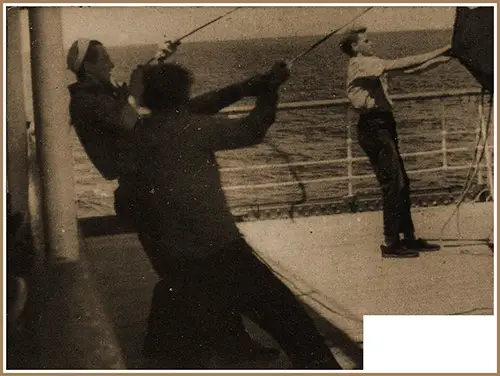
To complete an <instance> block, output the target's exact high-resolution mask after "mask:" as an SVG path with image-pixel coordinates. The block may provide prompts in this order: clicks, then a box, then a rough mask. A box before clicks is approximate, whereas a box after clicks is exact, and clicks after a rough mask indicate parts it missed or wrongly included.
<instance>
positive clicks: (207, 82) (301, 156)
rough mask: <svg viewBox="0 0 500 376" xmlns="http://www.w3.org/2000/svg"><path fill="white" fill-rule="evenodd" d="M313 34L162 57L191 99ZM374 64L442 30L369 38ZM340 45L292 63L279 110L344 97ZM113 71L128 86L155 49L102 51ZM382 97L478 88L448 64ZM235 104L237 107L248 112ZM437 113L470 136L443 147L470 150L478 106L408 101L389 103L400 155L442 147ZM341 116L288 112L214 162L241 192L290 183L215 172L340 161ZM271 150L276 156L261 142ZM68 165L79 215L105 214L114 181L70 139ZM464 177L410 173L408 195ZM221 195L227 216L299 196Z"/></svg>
mask: <svg viewBox="0 0 500 376" xmlns="http://www.w3.org/2000/svg"><path fill="white" fill-rule="evenodd" d="M319 38H321V36H311V37H290V38H271V39H258V40H250V41H218V42H200V43H185V44H183V45H181V47H180V49H179V51H178V52H177V53H176V54H175V55H174V56H173V57H172V58H171V60H173V61H177V62H179V63H181V64H183V65H185V66H186V67H188V68H189V69H191V70H192V71H193V73H194V76H195V83H194V86H193V94H198V93H201V92H204V91H208V90H212V89H216V88H218V87H222V86H225V85H229V84H231V83H234V82H235V81H239V80H242V79H244V78H247V77H248V76H250V75H251V74H253V73H256V72H263V71H265V70H266V69H267V68H269V67H270V66H271V65H272V64H273V62H274V61H275V60H277V59H290V58H292V57H294V56H296V55H297V54H299V53H300V52H301V51H303V50H304V49H305V48H307V47H309V46H310V45H311V44H312V43H314V42H315V41H316V40H318V39H319ZM372 40H373V41H374V43H375V46H376V48H377V50H378V51H379V53H378V56H380V57H382V58H396V57H401V56H405V55H410V54H417V53H422V52H426V51H429V50H432V49H435V48H438V47H441V46H442V45H445V44H447V43H450V41H451V30H440V31H414V32H398V33H380V34H373V35H372ZM338 42H339V37H338V36H334V37H332V38H331V39H329V40H328V41H327V42H326V43H324V44H322V45H320V46H319V47H318V48H317V49H315V50H314V51H312V52H311V53H309V54H307V55H305V56H304V57H303V58H301V59H299V60H298V61H296V63H295V64H294V66H293V68H292V76H291V78H290V80H289V81H288V82H287V83H286V84H285V85H284V86H283V87H282V90H281V97H280V101H281V102H290V101H308V100H322V99H331V98H333V97H335V98H344V97H345V88H344V86H345V71H346V65H347V57H345V56H343V55H342V53H341V52H340V50H339V48H338ZM109 51H110V55H111V58H112V60H113V61H114V63H115V72H114V75H115V78H116V79H118V80H121V81H128V77H129V75H130V73H131V71H132V69H133V68H134V67H135V66H136V65H137V64H140V63H144V62H145V61H147V60H148V58H149V57H150V56H151V55H152V54H153V53H154V51H155V46H154V45H141V46H127V47H120V48H117V47H114V48H110V49H109ZM390 87H391V90H390V92H391V94H399V93H417V92H423V91H440V90H449V89H463V88H478V87H479V85H478V84H477V82H476V81H475V79H474V78H473V77H472V76H471V75H470V74H469V72H468V71H467V70H466V69H465V68H463V67H462V66H461V65H460V64H459V63H458V62H457V61H452V62H450V63H449V64H446V65H443V66H440V67H438V68H436V69H435V70H432V71H429V72H426V73H423V74H421V75H413V76H399V77H395V78H394V79H393V80H392V81H391V83H390ZM251 103H252V102H251V101H242V102H240V103H238V104H251ZM443 111H444V114H445V115H444V116H445V121H446V126H447V130H448V131H449V132H453V131H462V132H469V131H470V133H469V134H460V135H448V137H447V147H448V148H461V147H470V148H473V147H474V145H475V142H476V141H475V140H476V136H475V134H474V131H475V129H476V128H477V127H478V126H479V121H478V117H477V115H478V103H477V99H475V98H462V99H446V100H444V101H443V102H441V101H440V100H425V101H423V100H415V101H411V102H399V103H396V105H395V116H396V120H397V121H398V129H399V134H400V143H401V151H402V152H403V153H405V152H410V153H411V152H420V151H429V150H436V149H440V148H441V146H442V140H441V128H442V120H441V115H442V113H443ZM356 120H357V116H356V115H355V114H352V113H351V114H350V116H349V120H348V121H349V123H350V124H351V125H352V127H351V130H352V132H353V133H352V137H353V144H352V145H353V157H360V156H364V154H363V152H362V151H361V149H360V148H359V146H358V144H357V141H356V133H355V123H356ZM346 121H347V120H346V110H345V109H343V108H340V107H339V108H330V109H314V110H292V111H286V112H285V111H283V112H279V113H278V118H277V121H276V124H274V125H273V126H272V127H271V129H270V131H269V133H268V135H267V137H266V139H265V141H264V142H263V143H262V144H260V145H258V146H255V147H251V148H245V149H240V150H235V151H225V152H220V153H218V154H217V157H218V161H219V164H220V167H221V168H222V179H223V184H224V187H230V186H235V185H238V186H242V185H249V184H265V183H272V182H275V183H280V182H294V181H295V178H294V176H293V175H292V173H291V172H290V170H289V169H288V168H286V167H281V168H274V169H263V170H248V171H224V168H228V167H245V166H252V165H263V164H282V163H286V162H302V161H318V160H331V159H339V158H345V157H346V156H347V143H346V136H347V126H346V125H347V124H346ZM271 143H272V144H274V145H276V146H277V147H279V149H280V150H282V151H283V153H278V152H277V151H276V150H275V149H274V148H273V147H272V146H271V145H270V144H271ZM73 145H74V167H75V182H76V191H77V204H78V205H77V207H78V216H79V217H88V216H100V215H109V214H114V210H113V190H114V188H115V187H116V183H115V182H109V181H105V180H104V179H103V178H101V177H100V176H99V174H98V172H97V171H96V170H95V168H94V167H93V166H92V165H91V163H90V162H89V160H88V158H87V156H86V155H85V153H84V151H83V149H82V148H81V145H80V143H79V141H78V139H77V138H76V136H75V137H74V142H73ZM471 161H472V151H467V152H460V153H452V154H449V155H448V164H449V165H450V166H457V165H464V164H465V165H466V164H468V163H470V162H471ZM441 164H442V156H441V155H440V154H436V155H431V156H428V155H424V156H416V157H409V158H405V165H406V168H407V170H415V169H423V168H434V167H439V166H441ZM294 170H295V171H294V172H295V173H296V174H297V175H298V177H299V179H300V180H309V179H323V178H328V177H335V176H343V175H345V174H346V173H347V167H346V165H345V164H339V163H335V164H329V165H318V166H313V167H311V166H308V167H296V168H295V169H294ZM369 173H371V169H370V166H369V164H368V162H366V161H360V162H355V163H354V164H353V174H355V175H360V174H369ZM466 173H467V171H466V170H462V171H451V172H446V173H442V172H439V173H428V174H411V175H410V178H411V179H412V189H413V190H417V191H418V190H436V189H437V190H440V189H442V190H446V189H450V188H453V187H455V188H456V187H459V186H460V185H461V184H463V180H464V178H465V175H466ZM305 187H306V192H307V198H308V199H309V200H327V199H330V198H339V197H343V196H345V195H346V194H347V182H338V181H334V182H322V183H311V184H306V185H305ZM354 189H355V192H358V194H360V195H377V194H379V188H378V185H377V184H376V182H375V180H374V179H363V180H359V181H356V182H355V184H354ZM227 197H228V200H229V203H230V205H231V206H232V207H233V208H235V209H236V208H238V207H240V206H255V205H264V204H269V203H283V202H294V201H296V200H299V199H300V198H301V197H302V192H301V190H300V187H299V185H298V183H293V184H292V183H291V184H290V185H288V186H279V187H274V188H258V189H250V188H249V189H238V190H234V189H231V188H229V189H228V190H227Z"/></svg>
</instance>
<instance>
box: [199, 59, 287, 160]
mask: <svg viewBox="0 0 500 376" xmlns="http://www.w3.org/2000/svg"><path fill="white" fill-rule="evenodd" d="M289 74H290V73H289V70H288V67H287V66H286V65H280V64H275V66H273V69H272V70H271V72H270V75H268V76H267V77H268V84H267V87H265V88H262V91H261V93H260V94H259V95H258V96H257V101H256V104H255V108H254V109H253V110H252V111H251V112H250V114H249V115H248V116H246V117H244V118H243V119H227V118H221V117H212V118H211V119H210V121H208V122H206V123H204V122H203V120H202V119H203V118H200V123H199V124H197V125H196V126H195V127H193V128H192V129H196V130H195V132H196V133H197V137H196V139H197V140H198V143H199V144H200V146H202V147H205V148H208V149H211V150H214V151H215V150H225V149H236V148H241V147H246V146H251V145H255V144H257V143H259V142H261V141H262V139H263V138H264V136H265V135H266V132H267V130H268V129H269V127H270V126H271V125H272V124H273V123H274V121H275V120H276V108H277V103H278V90H279V87H280V85H281V84H283V83H284V82H285V81H286V80H287V79H288V77H289Z"/></svg>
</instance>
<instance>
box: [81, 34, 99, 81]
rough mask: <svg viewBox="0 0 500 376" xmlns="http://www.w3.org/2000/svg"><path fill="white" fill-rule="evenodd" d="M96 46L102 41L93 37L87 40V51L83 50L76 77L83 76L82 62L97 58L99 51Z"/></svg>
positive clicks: (94, 61)
mask: <svg viewBox="0 0 500 376" xmlns="http://www.w3.org/2000/svg"><path fill="white" fill-rule="evenodd" d="M97 46H102V43H101V42H99V41H98V40H94V39H93V40H91V41H90V42H89V46H88V48H87V51H86V52H85V55H84V56H83V59H82V64H81V65H80V69H79V70H78V73H77V77H78V78H82V77H83V76H85V68H84V64H83V63H85V62H89V63H96V62H97V59H98V58H99V51H98V50H97Z"/></svg>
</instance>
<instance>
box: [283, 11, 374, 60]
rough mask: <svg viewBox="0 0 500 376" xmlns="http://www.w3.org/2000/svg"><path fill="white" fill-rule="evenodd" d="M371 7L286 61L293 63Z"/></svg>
mask: <svg viewBox="0 0 500 376" xmlns="http://www.w3.org/2000/svg"><path fill="white" fill-rule="evenodd" d="M372 8H373V7H368V8H366V9H365V10H364V11H362V12H361V13H360V14H358V15H357V16H356V17H354V18H353V19H351V20H350V21H349V22H347V23H345V24H344V25H342V26H341V27H339V28H338V29H335V30H333V31H332V32H331V33H328V34H327V35H325V36H324V37H323V38H321V39H320V40H318V41H316V42H315V43H313V44H312V45H311V46H310V47H308V48H306V49H305V50H304V51H302V52H301V53H299V54H298V55H297V56H295V57H294V58H292V59H291V60H289V61H288V63H289V64H293V63H294V62H295V61H296V60H298V59H300V58H301V57H302V56H304V55H306V54H308V53H309V52H311V51H312V50H314V49H315V48H316V47H318V46H319V45H320V44H322V43H323V42H325V41H326V40H328V39H329V38H330V37H332V36H333V35H335V34H337V33H338V32H339V31H340V30H342V29H343V28H345V27H346V26H348V25H350V24H351V23H353V22H354V21H355V20H357V19H358V18H360V17H361V16H362V15H363V14H365V13H366V12H368V11H369V10H371V9H372Z"/></svg>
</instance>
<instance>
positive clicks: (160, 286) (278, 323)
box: [115, 191, 340, 369]
mask: <svg viewBox="0 0 500 376" xmlns="http://www.w3.org/2000/svg"><path fill="white" fill-rule="evenodd" d="M146 196H147V195H146ZM115 198H116V200H115V207H116V208H115V210H116V211H117V213H129V214H130V211H129V210H127V209H129V204H128V203H129V201H128V199H127V194H123V191H122V193H121V194H120V192H118V193H116V194H115ZM149 204H150V203H149V202H148V201H147V199H146V200H145V201H143V200H141V199H139V200H138V201H136V205H137V208H138V209H139V211H138V215H137V216H136V217H135V218H136V219H135V220H134V221H133V222H135V225H136V229H137V231H138V235H139V239H140V241H141V244H142V246H143V247H144V249H145V251H146V254H147V255H148V257H149V259H150V261H151V263H152V265H153V268H154V269H155V271H156V272H157V273H158V275H159V276H160V278H161V280H160V282H158V283H157V284H156V286H155V288H154V291H153V299H152V303H151V311H150V316H149V318H148V329H147V334H146V339H145V348H144V351H145V353H146V354H148V355H150V356H154V357H156V358H159V359H161V358H162V357H163V358H164V359H165V360H164V362H163V364H160V367H165V366H166V367H168V368H206V365H207V364H208V359H209V358H210V357H211V356H212V354H213V352H214V350H216V352H217V353H219V354H221V356H222V357H225V356H226V355H228V354H229V355H230V356H234V355H236V356H237V353H238V344H239V343H240V341H241V343H244V342H245V341H248V333H246V331H245V329H244V326H243V323H242V320H241V315H242V314H247V313H250V314H252V320H253V319H255V321H256V323H257V324H258V325H260V326H261V328H262V329H264V330H265V331H267V332H268V333H269V334H271V336H273V338H274V339H275V340H276V341H277V342H278V343H279V344H280V346H281V347H282V348H283V350H284V351H285V352H286V354H287V355H288V357H289V359H290V361H291V362H292V364H293V366H294V367H295V368H297V369H307V368H311V369H313V368H316V369H340V365H339V364H338V363H337V361H336V360H335V358H334V357H333V355H332V354H331V352H330V350H329V348H328V347H327V346H326V345H325V343H324V340H323V337H322V336H321V335H320V334H319V332H318V331H317V329H316V327H315V326H314V323H313V321H312V319H311V318H310V317H309V316H308V315H307V313H306V312H305V310H304V308H303V307H302V305H301V304H300V302H299V301H298V300H297V298H296V297H295V296H294V295H293V294H292V292H291V291H290V290H289V289H288V288H287V287H286V286H285V284H283V282H281V280H279V279H278V278H277V277H276V276H275V275H274V274H273V273H272V271H271V270H270V269H269V268H268V267H267V266H266V265H265V264H263V263H262V262H261V261H259V259H258V258H257V257H256V255H255V254H254V252H253V250H252V248H251V247H250V246H249V245H248V244H247V243H246V242H245V241H244V240H243V239H241V240H238V241H236V242H234V243H232V244H229V245H228V246H227V248H226V249H223V250H221V251H220V252H219V253H217V255H216V256H210V257H207V258H206V259H203V260H198V261H194V260H190V261H187V260H183V261H180V260H174V259H171V258H168V257H167V256H166V254H165V252H164V249H163V247H164V246H165V245H164V244H163V243H162V242H158V241H157V239H156V237H157V236H156V235H155V234H159V233H161V229H160V228H159V227H158V226H159V221H157V220H155V218H152V217H151V215H150V214H149V213H148V210H147V207H148V205H149ZM242 349H245V346H244V345H242ZM242 351H243V350H242Z"/></svg>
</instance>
